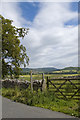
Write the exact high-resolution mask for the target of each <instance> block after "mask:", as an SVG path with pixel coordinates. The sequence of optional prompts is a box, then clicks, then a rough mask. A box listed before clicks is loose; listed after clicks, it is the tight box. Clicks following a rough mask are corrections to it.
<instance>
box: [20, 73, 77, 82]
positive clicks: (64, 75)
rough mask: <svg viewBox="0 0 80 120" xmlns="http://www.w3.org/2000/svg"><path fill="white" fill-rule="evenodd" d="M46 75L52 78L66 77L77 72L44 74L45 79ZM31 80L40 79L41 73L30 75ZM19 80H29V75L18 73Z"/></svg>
mask: <svg viewBox="0 0 80 120" xmlns="http://www.w3.org/2000/svg"><path fill="white" fill-rule="evenodd" d="M47 76H48V77H50V78H54V77H67V76H78V74H44V78H45V79H46V78H47ZM32 79H33V80H40V79H42V74H36V75H32ZM19 80H24V81H25V80H28V81H30V75H20V76H19Z"/></svg>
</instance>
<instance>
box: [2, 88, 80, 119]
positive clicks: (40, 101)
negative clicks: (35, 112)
mask: <svg viewBox="0 0 80 120" xmlns="http://www.w3.org/2000/svg"><path fill="white" fill-rule="evenodd" d="M2 95H3V96H4V97H7V98H9V99H12V100H13V101H15V102H21V103H24V104H27V105H30V106H37V107H42V108H46V109H50V110H53V111H58V112H63V113H66V114H70V115H73V116H77V117H79V114H78V113H79V112H78V110H79V108H78V103H79V101H77V100H63V99H58V98H56V97H55V95H54V93H53V92H49V91H45V92H41V91H38V92H35V91H33V93H32V92H31V91H30V88H28V89H26V90H25V89H19V88H18V87H15V89H13V88H7V89H6V88H3V89H2Z"/></svg>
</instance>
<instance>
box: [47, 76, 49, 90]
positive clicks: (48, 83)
mask: <svg viewBox="0 0 80 120" xmlns="http://www.w3.org/2000/svg"><path fill="white" fill-rule="evenodd" d="M48 89H49V80H48V76H47V90H48Z"/></svg>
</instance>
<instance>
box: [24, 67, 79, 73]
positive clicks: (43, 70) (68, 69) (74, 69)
mask: <svg viewBox="0 0 80 120" xmlns="http://www.w3.org/2000/svg"><path fill="white" fill-rule="evenodd" d="M31 70H32V71H33V73H34V74H35V73H60V74H61V73H77V71H78V70H79V71H80V67H65V68H63V69H57V68H54V67H45V68H22V73H25V74H26V73H27V74H29V73H30V71H31Z"/></svg>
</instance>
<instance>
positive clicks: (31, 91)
mask: <svg viewBox="0 0 80 120" xmlns="http://www.w3.org/2000/svg"><path fill="white" fill-rule="evenodd" d="M30 80H31V92H32V93H33V81H32V70H31V73H30Z"/></svg>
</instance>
